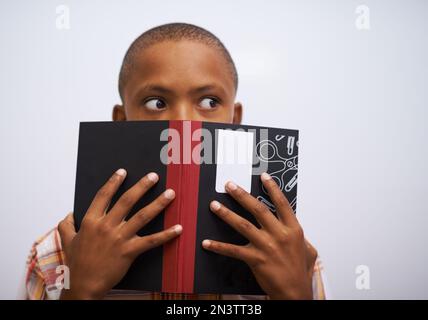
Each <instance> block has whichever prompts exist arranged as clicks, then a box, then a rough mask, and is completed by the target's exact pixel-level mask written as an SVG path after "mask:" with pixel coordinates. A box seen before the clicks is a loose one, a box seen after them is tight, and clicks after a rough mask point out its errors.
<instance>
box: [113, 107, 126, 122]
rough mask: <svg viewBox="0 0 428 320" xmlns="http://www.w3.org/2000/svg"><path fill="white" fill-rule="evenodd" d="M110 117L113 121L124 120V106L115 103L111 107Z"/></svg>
mask: <svg viewBox="0 0 428 320" xmlns="http://www.w3.org/2000/svg"><path fill="white" fill-rule="evenodd" d="M112 118H113V121H125V120H126V114H125V108H124V107H123V106H121V105H120V104H117V105H115V106H114V107H113V114H112Z"/></svg>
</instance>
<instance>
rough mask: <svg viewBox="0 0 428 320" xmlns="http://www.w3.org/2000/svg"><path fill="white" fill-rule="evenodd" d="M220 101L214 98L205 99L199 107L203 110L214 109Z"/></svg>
mask: <svg viewBox="0 0 428 320" xmlns="http://www.w3.org/2000/svg"><path fill="white" fill-rule="evenodd" d="M217 105H218V101H217V100H216V99H214V98H204V99H202V100H201V102H200V103H199V106H200V107H201V108H203V109H213V108H215V107H217Z"/></svg>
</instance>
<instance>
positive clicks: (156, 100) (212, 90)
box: [26, 23, 324, 299]
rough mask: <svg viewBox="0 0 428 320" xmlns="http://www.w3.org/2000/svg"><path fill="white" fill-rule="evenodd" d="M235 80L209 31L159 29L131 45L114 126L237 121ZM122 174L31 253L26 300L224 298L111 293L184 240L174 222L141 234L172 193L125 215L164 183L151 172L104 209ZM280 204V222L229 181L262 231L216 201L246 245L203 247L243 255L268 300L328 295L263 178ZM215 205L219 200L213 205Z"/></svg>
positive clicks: (292, 220) (292, 222)
mask: <svg viewBox="0 0 428 320" xmlns="http://www.w3.org/2000/svg"><path fill="white" fill-rule="evenodd" d="M237 85H238V76H237V72H236V68H235V65H234V62H233V60H232V58H231V56H230V55H229V52H228V51H227V49H226V48H225V47H224V45H223V44H222V43H221V42H220V40H219V39H217V38H216V37H215V36H214V35H213V34H211V33H210V32H208V31H206V30H204V29H202V28H200V27H197V26H194V25H189V24H183V23H173V24H167V25H162V26H159V27H156V28H153V29H151V30H148V31H147V32H145V33H143V34H142V35H141V36H140V37H139V38H137V39H136V40H135V41H134V42H133V43H132V45H131V46H130V48H129V49H128V51H127V53H126V55H125V58H124V61H123V64H122V68H121V71H120V75H119V93H120V97H121V100H122V105H116V106H115V107H114V108H113V120H114V121H125V120H199V121H215V122H226V123H235V124H239V123H241V118H242V105H241V104H240V103H239V102H235V95H236V91H237ZM125 177H126V168H123V169H118V170H117V171H116V172H115V173H113V174H112V176H111V178H110V179H109V180H108V181H107V182H106V184H105V185H104V186H103V187H102V188H101V189H100V190H99V192H98V193H97V195H96V196H95V198H94V199H93V202H92V204H91V206H90V207H89V208H88V211H87V213H86V215H85V218H84V220H83V222H82V226H81V229H80V230H79V232H77V233H76V231H75V228H74V222H73V216H72V214H69V215H68V216H67V217H66V218H65V219H64V220H63V221H62V222H61V223H60V224H59V225H58V228H55V229H54V230H52V231H51V232H49V233H48V234H47V235H45V236H44V237H43V238H41V239H40V240H39V241H37V242H36V243H35V244H34V246H33V249H32V252H31V255H30V259H29V261H28V272H27V278H26V288H27V298H29V299H46V298H61V299H103V298H112V297H113V298H114V297H116V298H120V297H122V298H123V297H127V298H131V297H134V298H135V297H137V298H142V299H180V298H181V299H187V298H191V299H196V298H199V299H220V298H242V297H239V296H238V297H237V296H230V295H229V296H226V295H189V294H182V295H181V294H168V293H143V292H117V291H115V290H111V289H112V288H113V287H114V286H115V285H116V284H117V283H118V282H119V281H120V280H121V279H122V277H123V276H124V275H125V274H126V272H127V270H128V269H129V267H130V265H131V264H132V262H133V261H134V259H135V258H136V257H138V256H139V255H140V254H144V252H146V251H147V250H150V249H151V248H153V247H156V246H161V245H163V244H164V243H166V242H167V241H170V240H171V239H174V238H175V237H179V236H180V234H181V233H182V232H183V229H182V226H180V225H176V226H174V227H172V228H170V229H168V230H164V231H162V232H159V233H157V234H153V235H148V236H144V237H139V236H137V235H136V233H137V232H138V231H139V230H140V229H141V228H143V227H144V226H145V225H146V224H147V223H149V221H150V220H152V219H153V218H154V217H156V215H158V214H159V213H161V212H162V211H163V210H164V209H165V208H166V207H167V206H168V205H169V204H170V203H171V202H172V201H174V197H175V192H174V190H171V189H169V190H165V192H164V193H163V194H162V195H160V196H159V197H158V198H157V199H156V200H155V201H153V202H152V203H151V204H149V205H148V206H147V207H145V208H142V209H141V210H140V211H138V212H137V213H136V214H135V215H134V216H133V217H132V218H131V219H129V220H128V221H125V217H126V215H127V213H128V212H129V210H130V209H131V208H132V207H133V205H134V204H135V203H136V202H137V200H138V199H139V198H141V197H143V196H144V194H145V193H146V192H147V191H148V190H149V189H150V188H151V187H152V186H153V185H154V184H156V182H157V181H158V179H159V177H158V175H157V174H156V173H154V172H152V173H149V174H148V175H147V176H145V177H142V178H141V180H140V181H139V182H138V183H137V184H135V185H134V186H133V187H131V188H130V189H129V190H128V191H126V192H125V193H124V194H123V195H122V196H121V198H120V199H119V200H118V201H117V202H116V204H115V205H114V206H113V208H111V210H110V211H109V212H108V213H106V212H105V211H106V209H107V207H108V204H109V202H110V200H111V198H112V196H113V195H114V194H115V192H116V191H117V189H118V188H119V186H120V184H121V183H122V181H123V180H124V179H125ZM261 180H262V183H263V185H264V186H265V188H266V190H267V191H268V192H269V195H270V198H271V199H272V201H273V202H274V204H275V205H276V207H277V212H278V218H277V217H275V216H274V215H272V214H270V212H269V210H268V209H267V208H266V207H265V206H264V205H263V204H262V203H260V202H259V201H258V200H256V199H255V198H254V197H252V196H251V195H250V194H248V193H246V192H245V191H244V190H243V189H242V188H240V187H239V186H237V185H235V184H234V183H233V182H229V183H228V184H227V185H226V190H227V192H228V193H229V195H230V196H232V197H233V198H234V199H235V200H236V201H237V202H238V203H240V204H241V205H242V206H243V207H244V208H246V209H247V210H248V211H249V212H251V213H252V214H253V215H254V216H255V217H256V219H257V221H258V222H259V224H260V225H261V228H260V229H259V228H258V227H256V226H254V225H253V224H251V223H250V222H249V221H247V220H245V219H243V218H242V217H240V216H239V215H237V214H236V213H234V212H232V211H230V210H229V209H228V208H226V207H225V206H223V205H222V204H221V203H219V202H217V201H213V202H212V203H211V204H210V208H211V210H212V212H213V213H214V214H216V215H218V217H219V218H220V219H222V220H224V222H225V223H228V224H229V225H231V226H232V227H233V228H234V229H235V230H236V231H237V232H240V233H241V234H242V235H244V236H245V237H246V238H247V239H248V240H249V243H248V244H247V245H245V246H237V245H233V244H228V243H221V242H217V241H214V240H211V239H207V240H204V241H203V242H202V243H201V245H202V246H203V248H204V249H206V250H210V251H213V252H216V253H218V254H222V255H226V256H229V257H232V258H236V259H241V260H242V261H244V262H245V263H247V264H248V266H249V267H250V268H251V270H252V272H253V274H254V276H255V278H256V279H257V281H258V283H259V285H260V286H261V288H262V289H263V290H264V291H265V292H266V294H267V296H266V297H265V298H271V299H313V298H316V299H323V298H324V290H323V285H322V281H321V277H320V271H321V270H320V265H319V263H318V260H317V252H316V250H315V249H314V248H313V247H312V246H311V245H310V244H309V243H308V242H307V241H306V240H305V239H304V235H303V230H302V228H301V226H300V225H299V222H298V221H297V219H296V217H295V215H294V214H293V211H292V209H291V207H290V205H289V203H288V201H287V200H286V198H285V197H284V195H283V194H282V192H281V191H280V189H279V187H278V186H277V185H276V183H275V182H274V180H273V179H271V177H270V176H269V175H268V174H266V173H265V174H263V175H262V177H261ZM213 200H215V199H213ZM61 265H67V266H68V267H69V271H70V273H69V274H70V282H69V283H70V288H69V289H63V290H60V289H58V286H57V285H56V281H57V279H58V276H59V274H58V273H57V272H58V270H57V267H58V266H61Z"/></svg>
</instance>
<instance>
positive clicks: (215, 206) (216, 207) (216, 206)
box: [211, 201, 221, 211]
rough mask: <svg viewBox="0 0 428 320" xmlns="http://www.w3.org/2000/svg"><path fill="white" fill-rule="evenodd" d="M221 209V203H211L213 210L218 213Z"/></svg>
mask: <svg viewBox="0 0 428 320" xmlns="http://www.w3.org/2000/svg"><path fill="white" fill-rule="evenodd" d="M220 207H221V205H220V202H218V201H212V202H211V210H213V211H217V210H218V209H220Z"/></svg>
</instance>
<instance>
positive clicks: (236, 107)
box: [232, 102, 242, 124]
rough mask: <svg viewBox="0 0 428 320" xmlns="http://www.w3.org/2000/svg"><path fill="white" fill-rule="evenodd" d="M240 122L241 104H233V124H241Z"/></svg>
mask: <svg viewBox="0 0 428 320" xmlns="http://www.w3.org/2000/svg"><path fill="white" fill-rule="evenodd" d="M241 121H242V104H241V103H240V102H235V105H234V108H233V120H232V123H233V124H241Z"/></svg>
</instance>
